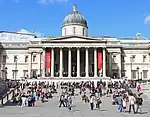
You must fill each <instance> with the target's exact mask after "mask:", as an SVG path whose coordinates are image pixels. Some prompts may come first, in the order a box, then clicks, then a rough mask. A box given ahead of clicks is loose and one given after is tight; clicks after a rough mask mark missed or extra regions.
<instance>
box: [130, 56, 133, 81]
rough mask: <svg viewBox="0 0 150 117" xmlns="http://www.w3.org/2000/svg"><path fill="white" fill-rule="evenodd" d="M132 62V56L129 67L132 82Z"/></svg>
mask: <svg viewBox="0 0 150 117" xmlns="http://www.w3.org/2000/svg"><path fill="white" fill-rule="evenodd" d="M132 60H133V58H132V56H131V57H130V67H131V80H132Z"/></svg>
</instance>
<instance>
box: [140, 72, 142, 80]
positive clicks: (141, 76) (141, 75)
mask: <svg viewBox="0 0 150 117" xmlns="http://www.w3.org/2000/svg"><path fill="white" fill-rule="evenodd" d="M140 74H141V79H140V80H141V81H142V72H140Z"/></svg>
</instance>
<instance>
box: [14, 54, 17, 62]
mask: <svg viewBox="0 0 150 117" xmlns="http://www.w3.org/2000/svg"><path fill="white" fill-rule="evenodd" d="M17 60H18V58H17V56H16V55H15V56H14V63H15V62H17Z"/></svg>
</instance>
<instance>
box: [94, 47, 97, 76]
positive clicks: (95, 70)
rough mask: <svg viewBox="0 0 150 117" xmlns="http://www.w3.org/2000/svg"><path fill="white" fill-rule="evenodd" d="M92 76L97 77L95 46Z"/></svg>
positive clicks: (95, 49)
mask: <svg viewBox="0 0 150 117" xmlns="http://www.w3.org/2000/svg"><path fill="white" fill-rule="evenodd" d="M94 77H97V48H94Z"/></svg>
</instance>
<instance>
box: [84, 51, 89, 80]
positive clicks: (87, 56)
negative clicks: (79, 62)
mask: <svg viewBox="0 0 150 117" xmlns="http://www.w3.org/2000/svg"><path fill="white" fill-rule="evenodd" d="M85 53H86V65H85V71H86V77H89V52H88V48H86V52H85Z"/></svg>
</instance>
